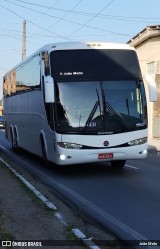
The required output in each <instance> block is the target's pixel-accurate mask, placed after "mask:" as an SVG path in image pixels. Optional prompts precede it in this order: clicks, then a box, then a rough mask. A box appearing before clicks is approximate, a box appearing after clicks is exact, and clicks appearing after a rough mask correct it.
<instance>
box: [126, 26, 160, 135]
mask: <svg viewBox="0 0 160 249" xmlns="http://www.w3.org/2000/svg"><path fill="white" fill-rule="evenodd" d="M127 43H128V44H129V45H130V46H132V47H134V48H135V49H136V51H137V55H138V59H139V63H140V67H141V71H142V75H143V77H144V76H145V75H146V74H149V75H150V76H151V77H152V78H153V79H154V80H155V82H156V87H157V94H158V101H157V102H154V103H151V102H149V98H148V88H147V84H146V82H145V80H144V83H145V90H146V94H147V102H148V127H149V134H148V135H149V138H151V139H152V138H154V139H160V25H157V26H147V27H146V28H145V29H144V30H142V31H141V32H140V33H138V34H137V35H136V36H134V37H133V38H132V39H131V40H129V41H128V42H127Z"/></svg>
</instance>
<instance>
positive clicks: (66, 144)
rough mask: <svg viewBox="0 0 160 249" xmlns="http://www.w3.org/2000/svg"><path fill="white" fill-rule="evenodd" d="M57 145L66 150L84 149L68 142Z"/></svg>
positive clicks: (79, 145)
mask: <svg viewBox="0 0 160 249" xmlns="http://www.w3.org/2000/svg"><path fill="white" fill-rule="evenodd" d="M57 145H58V146H59V147H62V148H65V149H81V148H82V145H81V144H74V143H67V142H58V143H57Z"/></svg>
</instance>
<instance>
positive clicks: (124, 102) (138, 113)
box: [56, 81, 147, 133]
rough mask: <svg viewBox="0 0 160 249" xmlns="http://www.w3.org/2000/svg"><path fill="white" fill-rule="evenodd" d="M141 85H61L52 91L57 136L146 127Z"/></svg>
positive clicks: (121, 82)
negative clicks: (59, 134)
mask: <svg viewBox="0 0 160 249" xmlns="http://www.w3.org/2000/svg"><path fill="white" fill-rule="evenodd" d="M142 86H143V85H142V84H141V83H137V82H136V81H103V82H98V81H96V82H63V83H62V82H61V83H58V84H57V87H56V117H57V122H56V123H57V124H58V125H57V129H58V130H59V131H61V132H63V131H64V132H96V133H97V132H111V133H114V132H123V131H130V130H136V129H143V128H144V127H146V115H147V113H146V101H145V94H144V92H143V87H142Z"/></svg>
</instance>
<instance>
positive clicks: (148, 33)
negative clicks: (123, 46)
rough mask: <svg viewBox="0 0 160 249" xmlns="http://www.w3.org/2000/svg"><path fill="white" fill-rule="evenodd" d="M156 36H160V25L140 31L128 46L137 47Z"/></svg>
mask: <svg viewBox="0 0 160 249" xmlns="http://www.w3.org/2000/svg"><path fill="white" fill-rule="evenodd" d="M154 36H160V25H155V26H147V27H146V28H145V29H143V30H142V31H140V32H139V33H138V34H137V35H135V36H134V37H132V38H131V39H130V40H129V41H128V42H127V44H129V45H131V46H133V47H135V46H137V45H138V44H140V43H142V42H143V41H145V40H147V39H149V38H151V37H154Z"/></svg>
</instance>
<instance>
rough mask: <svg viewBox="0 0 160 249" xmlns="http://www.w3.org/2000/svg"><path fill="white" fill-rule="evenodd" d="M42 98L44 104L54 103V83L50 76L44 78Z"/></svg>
mask: <svg viewBox="0 0 160 249" xmlns="http://www.w3.org/2000/svg"><path fill="white" fill-rule="evenodd" d="M44 96H45V103H54V81H53V78H52V77H51V76H50V75H48V76H47V77H44Z"/></svg>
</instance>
